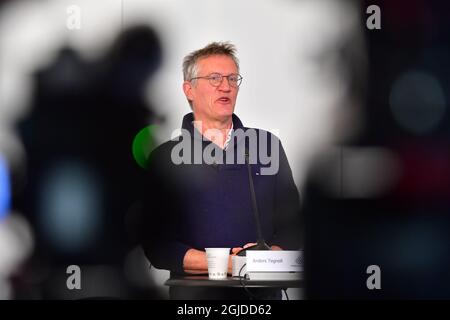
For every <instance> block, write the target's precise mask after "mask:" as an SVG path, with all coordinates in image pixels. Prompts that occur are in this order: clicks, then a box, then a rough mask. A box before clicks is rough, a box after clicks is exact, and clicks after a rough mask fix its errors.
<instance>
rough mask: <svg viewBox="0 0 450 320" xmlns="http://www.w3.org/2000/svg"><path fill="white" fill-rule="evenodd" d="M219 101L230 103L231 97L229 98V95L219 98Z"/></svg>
mask: <svg viewBox="0 0 450 320" xmlns="http://www.w3.org/2000/svg"><path fill="white" fill-rule="evenodd" d="M217 101H219V102H220V103H230V102H231V99H230V98H227V97H222V98H219V99H217Z"/></svg>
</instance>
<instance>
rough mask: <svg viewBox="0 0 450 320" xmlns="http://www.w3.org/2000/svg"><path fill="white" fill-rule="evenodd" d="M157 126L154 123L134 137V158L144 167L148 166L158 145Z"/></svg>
mask: <svg viewBox="0 0 450 320" xmlns="http://www.w3.org/2000/svg"><path fill="white" fill-rule="evenodd" d="M156 129H157V126H156V125H154V124H152V125H149V126H147V127H145V128H143V129H141V130H140V131H139V132H138V133H137V134H136V136H135V137H134V139H133V145H132V151H133V157H134V160H136V162H137V164H138V165H139V166H140V167H142V168H144V169H147V168H148V158H149V156H150V153H151V152H152V151H153V149H154V148H155V147H156V141H155V140H156V139H155V132H156V131H155V130H156Z"/></svg>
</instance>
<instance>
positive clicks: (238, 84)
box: [189, 72, 244, 88]
mask: <svg viewBox="0 0 450 320" xmlns="http://www.w3.org/2000/svg"><path fill="white" fill-rule="evenodd" d="M212 75H219V76H220V77H221V80H220V82H219V84H218V85H216V86H215V85H213V84H212V83H211V81H212ZM231 76H238V77H239V78H238V80H237V81H236V83H237V85H236V86H233V85H232V84H231V83H230V78H229V77H231ZM223 78H227V81H228V85H229V86H230V87H233V88H239V86H240V85H241V83H242V79H244V78H243V77H242V76H241V75H240V74H239V73H232V74H229V75H227V76H224V75H222V74H220V73H218V72H213V73H211V74H209V75H207V76H204V77H195V78H191V79H190V80H189V81H192V80H196V79H208V80H209V84H210V85H212V86H213V87H216V88H217V87H220V85H221V84H222V83H223Z"/></svg>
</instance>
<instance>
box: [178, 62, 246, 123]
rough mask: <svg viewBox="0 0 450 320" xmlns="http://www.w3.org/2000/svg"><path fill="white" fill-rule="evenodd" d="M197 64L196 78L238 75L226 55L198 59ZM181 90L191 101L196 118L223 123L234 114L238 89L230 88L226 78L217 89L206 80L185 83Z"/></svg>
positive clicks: (234, 66)
mask: <svg viewBox="0 0 450 320" xmlns="http://www.w3.org/2000/svg"><path fill="white" fill-rule="evenodd" d="M197 64H198V73H197V77H208V76H209V75H210V74H212V73H220V74H221V75H223V76H228V75H230V74H237V73H238V70H237V67H236V64H235V63H234V61H233V59H232V58H230V57H228V56H226V55H214V56H209V57H206V58H203V59H200V60H199V61H198V62H197ZM183 90H184V92H185V94H186V97H187V98H188V99H189V100H191V101H192V106H193V111H194V114H195V116H196V118H199V119H204V120H206V121H207V120H211V121H214V120H216V121H217V120H218V121H223V120H225V119H227V118H229V117H231V115H232V114H233V112H234V106H235V104H236V98H237V94H238V91H239V88H238V87H232V86H230V84H229V83H228V80H227V78H223V81H222V83H221V84H220V85H219V86H218V87H214V86H212V85H211V84H210V82H209V80H208V79H197V80H195V81H193V82H185V83H184V85H183Z"/></svg>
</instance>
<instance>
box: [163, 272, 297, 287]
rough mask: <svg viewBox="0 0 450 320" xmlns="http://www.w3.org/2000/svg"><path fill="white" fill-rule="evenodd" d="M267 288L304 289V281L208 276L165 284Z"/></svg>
mask: <svg viewBox="0 0 450 320" xmlns="http://www.w3.org/2000/svg"><path fill="white" fill-rule="evenodd" d="M243 284H245V286H246V287H250V288H251V287H253V288H255V287H265V288H268V287H269V288H302V287H303V280H245V279H242V281H241V280H240V279H239V278H235V277H228V278H227V279H224V280H209V278H208V275H195V276H174V277H171V278H170V279H168V280H167V281H166V282H165V285H166V286H169V287H242V286H243Z"/></svg>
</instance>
